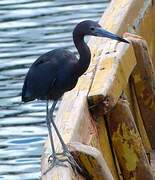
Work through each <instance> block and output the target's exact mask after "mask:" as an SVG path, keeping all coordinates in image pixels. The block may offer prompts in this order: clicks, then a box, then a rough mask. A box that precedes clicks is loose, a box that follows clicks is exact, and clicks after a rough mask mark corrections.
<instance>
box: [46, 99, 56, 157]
mask: <svg viewBox="0 0 155 180" xmlns="http://www.w3.org/2000/svg"><path fill="white" fill-rule="evenodd" d="M46 123H47V128H48V133H49V138H50V143H51V148H52V154H53V155H55V154H56V153H55V147H54V141H53V135H52V128H51V123H50V118H49V110H48V100H47V102H46Z"/></svg>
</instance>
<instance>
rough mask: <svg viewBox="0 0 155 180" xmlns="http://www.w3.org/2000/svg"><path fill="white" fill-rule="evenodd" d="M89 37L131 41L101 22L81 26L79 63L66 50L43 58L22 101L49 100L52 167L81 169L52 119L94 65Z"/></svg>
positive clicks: (29, 78) (77, 37)
mask: <svg viewBox="0 0 155 180" xmlns="http://www.w3.org/2000/svg"><path fill="white" fill-rule="evenodd" d="M85 35H91V36H98V37H106V38H111V39H114V40H118V41H122V42H125V43H129V42H128V41H127V40H125V39H123V38H121V37H119V36H117V35H115V34H112V33H110V32H108V31H106V30H104V29H102V28H101V26H100V25H99V24H98V23H97V22H94V21H90V20H86V21H83V22H80V23H79V24H78V25H77V26H76V27H75V29H74V31H73V40H74V44H75V46H76V48H77V50H78V53H79V56H80V58H79V59H77V57H76V56H75V55H74V54H73V53H72V52H70V51H68V50H65V49H63V48H59V49H54V50H52V51H49V52H47V53H45V54H43V55H41V56H40V57H39V58H38V59H37V60H36V61H35V62H34V63H33V64H32V65H31V67H30V69H29V71H28V73H27V75H26V78H25V82H24V85H23V89H22V101H24V102H28V101H32V100H35V99H40V100H46V102H47V103H46V122H47V127H48V132H49V138H50V143H51V148H52V155H51V156H50V158H49V161H50V162H51V167H54V166H55V165H64V164H63V162H64V161H68V162H69V163H71V165H72V167H76V168H79V166H78V164H77V163H76V161H75V160H74V159H73V157H72V155H71V153H70V152H69V150H68V148H67V146H66V144H65V143H64V141H63V139H62V137H61V135H60V133H59V131H58V129H57V127H56V124H55V122H54V120H53V118H52V116H53V111H54V109H55V106H56V104H57V102H58V100H59V98H60V97H62V95H63V94H64V93H65V92H66V91H70V90H71V89H73V88H74V87H75V85H76V83H77V81H78V78H79V77H80V76H81V75H82V74H83V73H84V72H85V71H86V70H87V68H88V66H89V64H90V59H91V53H90V50H89V47H88V46H87V44H86V43H85V41H84V36H85ZM49 100H53V104H52V107H51V110H50V112H49V108H48V101H49ZM49 114H51V116H49ZM51 123H52V125H53V127H54V129H55V131H56V134H57V136H58V138H59V140H60V143H61V145H62V148H63V152H62V153H56V151H55V147H54V141H53V136H52V130H51ZM60 154H61V155H63V156H64V157H66V158H65V159H61V158H60V156H59V155H60Z"/></svg>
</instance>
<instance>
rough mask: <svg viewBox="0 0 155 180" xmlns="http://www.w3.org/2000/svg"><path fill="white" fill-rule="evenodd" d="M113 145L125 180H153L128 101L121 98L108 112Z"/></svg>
mask: <svg viewBox="0 0 155 180" xmlns="http://www.w3.org/2000/svg"><path fill="white" fill-rule="evenodd" d="M108 124H109V130H110V132H111V137H112V143H113V147H114V149H115V151H116V155H117V158H118V161H119V164H120V167H121V170H122V174H123V178H124V179H125V180H129V179H136V180H153V179H154V177H153V174H152V171H151V168H150V165H149V162H148V160H147V156H146V154H145V150H144V147H143V144H142V141H141V138H140V135H139V133H138V130H137V128H136V125H135V122H134V119H133V116H132V113H131V111H130V108H129V105H128V102H127V101H125V100H122V99H120V100H119V101H118V102H117V104H116V106H115V107H114V108H113V109H112V110H111V112H109V114H108Z"/></svg>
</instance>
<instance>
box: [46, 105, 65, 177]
mask: <svg viewBox="0 0 155 180" xmlns="http://www.w3.org/2000/svg"><path fill="white" fill-rule="evenodd" d="M55 106H56V102H54V103H53V104H52V108H51V109H52V111H50V112H51V113H52V115H53V112H54V108H55ZM46 113H47V115H46V122H47V127H48V132H49V138H50V143H51V148H52V154H51V155H50V158H51V160H50V161H51V167H50V168H49V169H48V170H47V171H49V170H50V169H51V168H53V167H54V166H56V165H60V166H64V164H63V163H62V162H61V161H59V159H58V158H57V153H56V151H55V147H54V141H53V135H52V127H51V122H50V116H49V110H48V101H47V103H46ZM47 171H46V172H45V173H44V174H46V173H47Z"/></svg>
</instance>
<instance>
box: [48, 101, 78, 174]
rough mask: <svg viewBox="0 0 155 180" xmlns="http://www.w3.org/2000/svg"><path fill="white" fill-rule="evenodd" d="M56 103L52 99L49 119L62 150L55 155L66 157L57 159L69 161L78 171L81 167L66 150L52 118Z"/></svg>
mask: <svg viewBox="0 0 155 180" xmlns="http://www.w3.org/2000/svg"><path fill="white" fill-rule="evenodd" d="M56 104H57V101H54V102H53V104H52V108H51V110H50V114H51V118H50V119H51V123H52V125H53V127H54V129H55V131H56V134H57V136H58V138H59V140H60V143H61V145H62V148H63V152H62V153H56V155H58V156H64V157H66V159H60V158H59V159H58V160H59V161H60V162H65V161H67V162H69V163H70V164H71V166H72V167H73V168H74V169H76V168H77V169H78V170H79V171H81V168H80V167H79V165H78V164H77V162H76V161H75V160H74V158H73V156H72V155H71V153H70V151H69V150H68V147H67V145H66V144H65V142H64V140H63V139H62V137H61V135H60V133H59V130H58V128H57V126H56V124H55V122H54V120H53V112H54V108H55V106H56Z"/></svg>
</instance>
